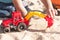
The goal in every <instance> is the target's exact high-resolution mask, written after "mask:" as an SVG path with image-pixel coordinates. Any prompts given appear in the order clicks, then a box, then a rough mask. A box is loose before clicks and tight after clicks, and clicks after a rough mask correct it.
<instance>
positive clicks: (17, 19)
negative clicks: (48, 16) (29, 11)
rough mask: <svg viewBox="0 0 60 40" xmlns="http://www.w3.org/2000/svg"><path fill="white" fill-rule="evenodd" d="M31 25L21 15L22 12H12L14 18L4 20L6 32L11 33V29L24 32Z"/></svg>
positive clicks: (3, 24)
mask: <svg viewBox="0 0 60 40" xmlns="http://www.w3.org/2000/svg"><path fill="white" fill-rule="evenodd" d="M28 25H29V21H27V20H26V19H24V18H23V17H22V15H21V12H18V11H15V12H12V17H11V18H8V19H6V20H3V22H2V26H3V30H4V32H10V28H14V29H15V30H16V29H17V30H18V31H22V30H24V29H26V28H27V26H28Z"/></svg>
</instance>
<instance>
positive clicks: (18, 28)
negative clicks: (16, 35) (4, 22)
mask: <svg viewBox="0 0 60 40" xmlns="http://www.w3.org/2000/svg"><path fill="white" fill-rule="evenodd" d="M26 29H27V26H26V24H25V23H20V24H19V25H18V27H17V30H18V31H24V30H26Z"/></svg>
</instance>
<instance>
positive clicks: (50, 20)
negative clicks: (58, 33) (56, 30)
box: [25, 11, 53, 27]
mask: <svg viewBox="0 0 60 40" xmlns="http://www.w3.org/2000/svg"><path fill="white" fill-rule="evenodd" d="M34 15H36V16H38V17H40V18H44V19H45V20H46V21H47V22H48V26H47V27H51V26H52V25H53V19H52V17H50V16H48V15H45V14H44V13H42V12H39V11H30V12H29V13H28V14H27V15H26V16H25V19H26V20H28V21H29V20H30V18H31V17H32V16H34Z"/></svg>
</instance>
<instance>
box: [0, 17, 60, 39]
mask: <svg viewBox="0 0 60 40" xmlns="http://www.w3.org/2000/svg"><path fill="white" fill-rule="evenodd" d="M31 20H32V21H31V22H32V23H30V24H31V26H30V27H29V28H28V29H27V30H25V31H22V32H10V33H0V40H60V17H55V19H54V24H53V26H52V27H51V28H47V29H46V26H47V22H46V21H45V20H44V19H37V20H38V21H37V20H34V19H31ZM33 20H34V21H33ZM39 20H40V21H39ZM42 20H43V21H42ZM0 22H1V21H0ZM32 24H33V25H32ZM42 24H43V25H42ZM41 29H43V30H45V31H43V30H41ZM0 32H1V30H0Z"/></svg>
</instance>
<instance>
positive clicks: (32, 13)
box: [25, 11, 46, 20]
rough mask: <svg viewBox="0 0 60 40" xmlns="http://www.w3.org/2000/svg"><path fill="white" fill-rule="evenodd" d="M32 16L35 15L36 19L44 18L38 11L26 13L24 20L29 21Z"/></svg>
mask: <svg viewBox="0 0 60 40" xmlns="http://www.w3.org/2000/svg"><path fill="white" fill-rule="evenodd" d="M34 15H36V16H38V17H40V18H45V17H46V15H45V14H44V13H42V12H39V11H30V12H28V14H27V15H26V16H25V19H26V20H29V19H30V18H31V17H32V16H34Z"/></svg>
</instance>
